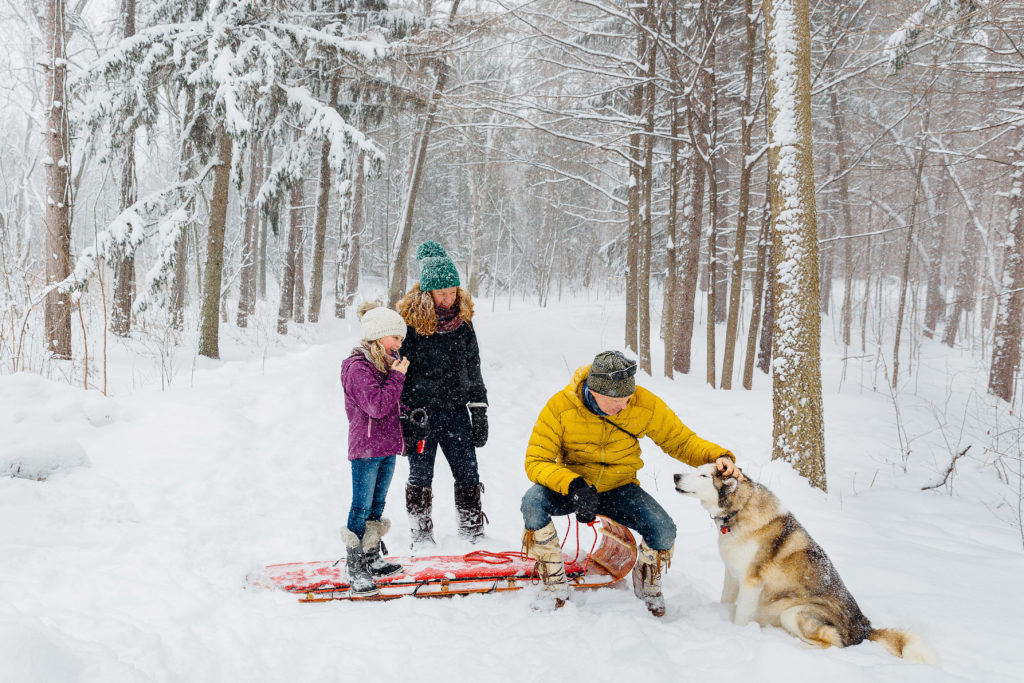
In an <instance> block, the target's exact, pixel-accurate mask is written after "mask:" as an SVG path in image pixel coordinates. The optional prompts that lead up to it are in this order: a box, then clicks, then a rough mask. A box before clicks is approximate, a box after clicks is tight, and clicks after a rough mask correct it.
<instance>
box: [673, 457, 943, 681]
mask: <svg viewBox="0 0 1024 683" xmlns="http://www.w3.org/2000/svg"><path fill="white" fill-rule="evenodd" d="M675 482H676V490H677V491H679V492H680V493H682V494H685V495H688V496H694V497H695V498H697V499H698V500H700V503H701V505H703V506H704V508H705V509H706V510H708V512H710V513H711V517H712V519H714V521H715V523H716V524H717V525H718V531H719V536H718V550H719V552H720V553H721V554H722V561H723V562H724V563H725V585H724V586H723V588H722V602H723V603H726V604H735V606H736V613H735V616H734V619H733V621H734V622H735V623H736V624H739V625H741V626H742V625H745V624H747V623H748V622H750V621H751V620H753V621H757V622H758V623H759V624H761V625H762V626H769V625H770V626H781V627H782V628H784V629H785V630H787V631H789V632H790V633H791V634H793V635H794V636H796V637H797V638H799V639H800V640H802V641H804V642H805V643H808V644H810V645H814V646H817V647H829V646H830V645H832V646H835V647H847V646H849V645H856V644H857V643H859V642H861V641H863V640H865V639H867V640H872V641H875V642H877V643H881V644H882V645H883V646H884V647H885V649H886V650H888V651H889V652H891V653H892V654H894V655H896V656H897V657H904V658H906V659H907V660H909V661H915V662H930V661H932V660H933V655H932V653H931V651H930V649H929V648H928V645H927V644H926V643H924V641H923V640H921V639H920V638H919V637H917V636H915V635H913V634H911V633H908V632H906V631H901V630H896V629H875V628H872V627H871V622H870V621H868V618H867V617H866V616H864V614H863V612H861V611H860V607H858V606H857V601H856V600H854V599H853V596H852V595H850V591H848V590H847V589H846V586H845V585H843V581H842V579H840V578H839V572H837V571H836V569H835V567H833V566H832V563H831V562H830V561H829V559H828V556H827V555H825V551H824V550H822V549H821V547H820V546H819V545H818V544H817V543H815V542H814V539H812V538H811V536H810V534H808V533H807V531H806V530H805V529H804V528H803V527H802V526H801V525H800V522H798V521H796V518H795V517H794V516H793V515H792V514H791V513H790V512H789V511H787V510H786V509H785V508H784V507H783V506H782V503H781V502H780V501H779V499H778V498H776V497H775V495H774V494H773V493H772V492H771V491H769V490H768V489H767V488H765V487H764V486H761V485H760V484H757V483H754V482H752V481H750V480H749V479H745V480H743V481H740V480H739V479H736V478H735V477H724V476H722V474H721V472H719V471H718V470H717V469H716V468H715V466H714V465H701V466H700V467H698V468H697V469H696V470H695V471H693V472H689V473H686V474H677V475H675Z"/></svg>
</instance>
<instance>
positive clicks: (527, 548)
mask: <svg viewBox="0 0 1024 683" xmlns="http://www.w3.org/2000/svg"><path fill="white" fill-rule="evenodd" d="M523 552H524V553H526V555H527V557H532V558H533V559H535V560H537V564H536V570H537V574H538V575H539V576H540V579H541V581H542V594H541V595H542V596H544V598H545V602H546V603H548V604H550V603H551V599H553V602H554V607H555V609H558V608H559V607H561V606H562V605H564V604H565V601H566V600H568V599H569V582H568V581H567V580H566V578H565V562H564V561H563V560H562V548H561V547H560V545H559V543H558V532H557V531H556V530H555V524H554V522H548V523H547V526H545V527H543V528H540V529H537V530H536V531H533V530H531V529H527V530H526V531H525V532H524V533H523Z"/></svg>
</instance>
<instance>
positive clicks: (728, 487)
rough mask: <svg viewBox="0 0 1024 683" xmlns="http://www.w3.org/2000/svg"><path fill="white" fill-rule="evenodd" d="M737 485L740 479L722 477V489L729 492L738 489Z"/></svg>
mask: <svg viewBox="0 0 1024 683" xmlns="http://www.w3.org/2000/svg"><path fill="white" fill-rule="evenodd" d="M739 486H740V480H739V479H737V478H736V477H722V489H724V490H725V492H726V493H730V494H731V493H732V492H733V491H735V490H736V489H738V488H739Z"/></svg>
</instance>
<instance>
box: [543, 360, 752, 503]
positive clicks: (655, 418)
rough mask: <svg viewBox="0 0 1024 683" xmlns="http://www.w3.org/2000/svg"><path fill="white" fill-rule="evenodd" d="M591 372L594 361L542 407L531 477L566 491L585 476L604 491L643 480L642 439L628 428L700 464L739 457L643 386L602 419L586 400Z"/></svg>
mask: <svg viewBox="0 0 1024 683" xmlns="http://www.w3.org/2000/svg"><path fill="white" fill-rule="evenodd" d="M589 372H590V366H589V365H585V366H583V367H581V368H579V369H578V370H576V374H574V375H573V378H572V381H571V382H569V384H568V386H566V387H565V389H563V390H562V391H560V392H558V393H557V394H555V395H554V396H552V397H551V400H549V401H548V402H547V405H545V406H544V409H543V410H542V411H541V412H540V417H538V418H537V424H536V425H534V427H533V433H532V434H531V435H530V443H529V445H528V446H527V447H526V476H528V477H529V478H530V481H532V482H535V483H537V484H540V485H542V486H545V487H547V488H549V489H551V490H552V491H557V492H558V493H561V494H563V495H564V494H567V493H568V492H569V483H570V482H571V481H572V480H573V479H575V478H576V477H580V476H582V477H583V478H584V479H586V481H587V483H588V484H593V485H594V486H596V487H597V490H598V491H609V490H611V489H614V488H618V487H619V486H624V485H626V484H629V483H634V482H636V483H639V482H637V478H636V473H637V470H639V469H640V468H641V467H643V466H644V462H643V460H641V459H640V442H639V441H638V439H634V438H633V437H632V436H630V435H629V434H627V433H626V432H630V434H634V435H635V436H636V437H638V438H639V437H643V436H648V437H650V438H651V439H652V440H653V441H654V443H656V444H658V445H659V446H660V447H661V449H662V450H664V451H665V452H666V453H668V454H669V455H670V456H672V457H673V458H675V459H676V460H680V461H682V462H685V463H686V464H688V465H692V466H694V467H697V466H698V465H703V464H705V463H709V462H714V461H715V460H717V459H718V458H720V457H722V456H723V455H724V456H726V457H728V458H732V459H733V460H734V461H735V460H736V458H735V456H733V454H732V453H730V452H729V451H728V450H726V449H725V448H722V447H721V446H719V445H717V444H713V443H711V442H710V441H705V440H704V439H702V438H700V437H699V436H697V435H696V434H694V433H693V431H692V430H691V429H690V428H689V427H687V426H686V425H684V424H683V423H682V422H681V421H680V420H679V418H678V417H676V414H675V413H673V412H672V410H671V409H670V408H669V407H668V406H667V405H665V402H664V401H662V400H661V399H660V398H658V397H657V396H655V395H654V394H652V393H651V392H649V391H647V390H646V389H644V388H643V387H639V386H638V387H637V388H636V393H635V394H633V397H632V398H631V399H630V400H629V405H628V406H627V407H626V409H625V410H623V411H622V412H620V413H619V414H617V415H610V416H608V417H607V418H605V419H604V420H602V419H601V418H600V417H599V416H597V415H595V414H594V413H592V412H590V410H588V409H587V407H586V406H585V405H583V397H582V394H581V385H582V384H583V380H584V379H586V377H587V374H588V373H589ZM605 420H608V421H611V422H613V423H614V424H615V425H618V426H619V427H621V428H622V429H617V428H616V427H615V426H613V425H612V424H609V423H608V422H606V421H605ZM623 429H624V430H626V431H625V432H624V431H622V430H623Z"/></svg>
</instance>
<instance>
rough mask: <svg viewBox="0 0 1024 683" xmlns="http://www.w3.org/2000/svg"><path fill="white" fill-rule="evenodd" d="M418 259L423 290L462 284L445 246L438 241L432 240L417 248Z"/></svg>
mask: <svg viewBox="0 0 1024 683" xmlns="http://www.w3.org/2000/svg"><path fill="white" fill-rule="evenodd" d="M416 260H417V261H419V262H420V290H421V291H424V292H432V291H434V290H435V289H447V288H448V287H458V286H459V285H460V284H461V283H460V282H459V273H458V271H456V270H455V264H454V263H452V260H451V259H450V258H448V252H446V251H445V250H444V247H442V246H441V245H440V244H438V243H437V242H434V241H433V240H431V241H429V242H424V243H423V244H421V245H420V246H419V248H418V249H417V250H416Z"/></svg>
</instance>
